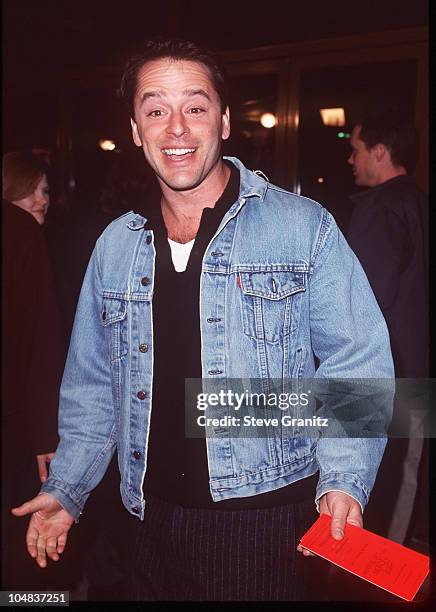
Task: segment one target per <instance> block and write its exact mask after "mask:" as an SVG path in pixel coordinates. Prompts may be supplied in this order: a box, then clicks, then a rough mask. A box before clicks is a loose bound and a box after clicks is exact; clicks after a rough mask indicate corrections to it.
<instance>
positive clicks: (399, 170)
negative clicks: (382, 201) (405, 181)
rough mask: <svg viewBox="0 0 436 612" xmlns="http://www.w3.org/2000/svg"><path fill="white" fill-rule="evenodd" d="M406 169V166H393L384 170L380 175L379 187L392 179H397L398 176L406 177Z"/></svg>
mask: <svg viewBox="0 0 436 612" xmlns="http://www.w3.org/2000/svg"><path fill="white" fill-rule="evenodd" d="M406 174H407V172H406V168H404V166H391V167H389V168H386V169H385V170H383V172H381V173H380V175H379V180H378V181H377V185H381V184H382V183H386V181H389V180H390V179H393V178H395V177H396V176H404V175H406Z"/></svg>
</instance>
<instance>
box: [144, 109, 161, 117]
mask: <svg viewBox="0 0 436 612" xmlns="http://www.w3.org/2000/svg"><path fill="white" fill-rule="evenodd" d="M162 115H163V111H161V110H159V109H156V110H152V111H150V112H149V113H148V114H147V117H161V116H162Z"/></svg>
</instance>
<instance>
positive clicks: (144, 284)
mask: <svg viewBox="0 0 436 612" xmlns="http://www.w3.org/2000/svg"><path fill="white" fill-rule="evenodd" d="M149 284H150V279H149V278H148V276H144V277H143V278H141V285H142V286H143V287H145V286H146V285H149Z"/></svg>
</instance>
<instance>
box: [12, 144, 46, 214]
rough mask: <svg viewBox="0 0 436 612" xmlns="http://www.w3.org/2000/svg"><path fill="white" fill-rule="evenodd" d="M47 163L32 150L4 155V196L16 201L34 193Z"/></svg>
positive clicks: (44, 172)
mask: <svg viewBox="0 0 436 612" xmlns="http://www.w3.org/2000/svg"><path fill="white" fill-rule="evenodd" d="M47 172H48V166H47V164H46V163H45V162H44V161H43V160H42V159H41V158H40V157H39V156H37V155H34V154H33V153H32V152H31V151H13V152H11V153H5V154H4V155H3V169H2V180H3V198H4V199H5V200H9V202H14V201H17V200H22V199H23V198H27V196H29V195H30V194H32V193H33V192H34V191H35V189H36V187H37V185H38V183H39V181H40V180H41V178H42V177H43V176H44V174H47Z"/></svg>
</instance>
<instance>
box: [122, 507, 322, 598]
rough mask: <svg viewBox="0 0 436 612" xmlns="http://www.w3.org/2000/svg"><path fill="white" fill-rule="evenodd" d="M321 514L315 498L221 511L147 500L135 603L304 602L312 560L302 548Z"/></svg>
mask: <svg viewBox="0 0 436 612" xmlns="http://www.w3.org/2000/svg"><path fill="white" fill-rule="evenodd" d="M316 517H317V513H316V510H315V504H314V502H313V500H309V501H304V502H298V503H293V504H288V505H286V506H279V507H275V508H265V509H246V510H215V509H198V508H183V507H181V506H176V505H172V504H169V503H167V502H163V501H161V500H158V499H156V498H151V497H149V496H148V497H147V508H146V511H145V518H144V521H143V522H141V523H140V524H137V526H136V525H135V529H136V535H135V540H134V547H133V551H132V555H131V557H130V560H131V566H130V569H129V572H128V575H129V585H128V593H129V599H130V600H135V601H150V600H176V601H185V600H199V601H205V600H206V601H225V600H227V601H250V600H251V601H274V600H287V601H290V600H302V599H304V576H303V572H304V571H305V569H306V568H307V565H308V559H305V558H303V556H302V555H301V554H300V553H298V552H297V551H296V547H297V544H298V542H299V540H300V538H301V536H302V535H303V534H304V533H305V531H306V530H307V529H308V528H309V526H310V525H311V524H312V523H313V522H314V521H315V520H316ZM309 564H310V560H309ZM305 566H306V567H305Z"/></svg>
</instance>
